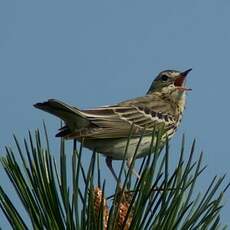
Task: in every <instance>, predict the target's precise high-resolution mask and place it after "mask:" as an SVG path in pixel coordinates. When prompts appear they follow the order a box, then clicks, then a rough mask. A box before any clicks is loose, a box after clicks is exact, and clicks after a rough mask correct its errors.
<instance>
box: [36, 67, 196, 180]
mask: <svg viewBox="0 0 230 230" xmlns="http://www.w3.org/2000/svg"><path fill="white" fill-rule="evenodd" d="M191 70H192V69H191V68H190V69H187V70H186V71H177V70H164V71H161V72H160V73H159V74H158V75H157V76H156V78H155V79H154V80H153V81H152V84H151V86H150V88H149V89H148V90H147V93H146V94H145V95H144V96H141V97H136V98H134V99H130V100H125V101H122V102H119V103H117V104H113V105H107V106H100V107H96V108H92V109H84V110H81V109H79V108H77V107H74V106H72V105H69V104H66V103H64V102H62V101H60V100H57V99H49V100H47V101H45V102H42V103H36V104H34V107H35V108H38V109H40V110H43V111H45V112H48V113H50V114H52V115H55V116H57V117H59V118H60V119H61V120H63V121H64V123H65V125H64V126H63V127H61V128H60V129H59V132H58V133H57V134H56V137H62V138H64V139H76V140H78V141H79V142H81V143H82V145H83V146H84V147H86V148H88V149H91V150H93V151H96V152H98V153H101V154H103V155H104V156H105V157H106V164H107V166H108V168H109V169H110V171H111V172H112V174H113V176H114V177H115V179H118V178H117V176H116V173H115V171H114V169H113V166H112V161H113V160H123V159H124V158H125V160H127V166H128V167H130V164H131V161H132V159H133V157H134V153H135V150H136V148H137V146H138V149H137V152H136V158H141V157H145V156H147V155H148V154H149V153H150V151H151V150H150V148H151V141H152V138H153V137H152V135H153V129H156V128H159V129H160V127H161V129H163V135H162V136H161V140H160V143H161V145H162V146H164V145H165V143H166V139H167V140H169V139H171V137H172V136H173V135H174V134H175V133H176V130H177V128H178V126H179V124H180V123H181V119H182V116H183V113H184V109H185V104H186V94H187V91H190V90H191V89H190V88H187V87H186V77H187V75H188V73H189V72H190V71H191ZM130 132H131V133H130ZM140 137H141V138H142V139H141V142H140V143H139V144H138V142H139V141H140ZM128 138H129V145H128V148H127V149H126V146H127V139H128ZM134 173H135V172H134ZM135 174H136V175H137V176H138V174H137V173H135Z"/></svg>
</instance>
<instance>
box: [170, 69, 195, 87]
mask: <svg viewBox="0 0 230 230" xmlns="http://www.w3.org/2000/svg"><path fill="white" fill-rule="evenodd" d="M191 70H192V69H188V70H185V71H184V72H181V73H180V75H179V76H178V77H177V78H176V80H175V81H174V85H175V86H176V87H177V89H178V90H181V91H190V90H192V89H190V88H186V87H184V82H185V78H186V76H187V75H188V73H189V72H190V71H191Z"/></svg>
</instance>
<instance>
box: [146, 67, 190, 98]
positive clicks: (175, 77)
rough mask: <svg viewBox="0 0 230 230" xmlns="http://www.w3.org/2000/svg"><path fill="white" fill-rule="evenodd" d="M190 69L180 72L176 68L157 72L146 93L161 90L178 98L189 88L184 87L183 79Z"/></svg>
mask: <svg viewBox="0 0 230 230" xmlns="http://www.w3.org/2000/svg"><path fill="white" fill-rule="evenodd" d="M191 70H192V69H188V70H186V71H183V72H180V71H176V70H165V71H162V72H160V73H159V74H158V76H157V77H156V78H155V79H154V81H153V83H152V85H151V86H150V88H149V90H148V92H147V94H152V93H154V92H161V93H164V94H169V95H171V96H172V97H173V98H175V99H177V98H178V99H179V98H180V97H181V96H183V95H184V94H185V92H186V91H189V90H191V89H190V88H186V86H185V79H186V76H187V75H188V73H189V72H190V71H191Z"/></svg>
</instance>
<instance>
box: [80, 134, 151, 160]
mask: <svg viewBox="0 0 230 230" xmlns="http://www.w3.org/2000/svg"><path fill="white" fill-rule="evenodd" d="M139 141H140V138H139V137H137V138H132V139H130V142H129V145H128V150H127V154H126V159H131V158H132V157H133V156H134V154H135V151H136V149H137V146H138V143H139ZM151 141H152V136H145V137H143V138H142V140H141V142H140V144H139V147H138V151H137V155H136V157H137V158H140V157H144V156H146V155H148V154H149V153H150V146H151ZM84 145H85V147H87V148H89V149H92V150H96V152H98V153H102V154H104V155H105V156H108V157H111V158H112V159H114V160H122V159H123V158H124V155H125V149H126V146H127V138H120V139H107V140H105V139H104V140H99V139H97V140H87V141H86V143H85V144H84ZM153 145H155V143H154V144H153Z"/></svg>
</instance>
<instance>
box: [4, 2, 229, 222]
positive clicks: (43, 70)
mask: <svg viewBox="0 0 230 230" xmlns="http://www.w3.org/2000/svg"><path fill="white" fill-rule="evenodd" d="M229 11H230V2H229V1H227V0H203V1H200V0H193V1H184V0H183V1H182V0H174V1H170V0H167V1H166V0H158V1H134V0H132V1H99V0H98V1H90V2H89V1H76V0H75V1H58V0H56V1H44V0H40V1H29V0H27V1H25V0H21V1H15V0H14V1H13V0H12V1H6V0H4V1H1V2H0V31H1V36H0V79H1V84H0V101H1V119H0V152H1V155H3V154H4V146H5V145H12V144H13V138H12V134H13V133H15V134H16V135H17V136H18V137H20V139H21V140H22V139H23V137H24V136H26V135H27V130H28V129H30V130H34V129H35V128H42V119H44V120H45V121H46V123H47V127H48V129H49V133H50V139H51V143H52V146H53V148H54V149H55V146H56V143H58V142H57V140H56V139H54V138H53V137H54V134H55V132H56V129H57V128H58V126H59V120H58V119H55V118H54V117H52V116H50V115H48V114H45V113H43V112H40V111H38V110H36V109H34V108H33V107H32V105H33V104H34V103H35V102H38V101H43V100H46V99H48V98H58V99H61V100H64V101H65V102H68V103H71V104H73V105H77V106H79V107H80V108H87V107H95V106H98V105H104V104H113V103H116V102H118V101H121V100H125V99H129V98H132V97H136V96H141V95H143V94H144V93H145V92H146V90H147V89H148V88H149V85H150V84H151V82H152V80H153V78H154V77H155V75H156V74H157V73H158V72H159V71H161V70H164V69H178V70H185V69H188V68H191V67H192V68H193V71H192V72H191V74H190V76H189V79H188V85H189V86H190V87H191V88H192V89H193V91H192V92H190V93H189V95H188V101H187V108H186V112H185V116H184V119H183V122H182V125H181V127H180V131H179V132H178V134H177V135H176V136H175V137H174V140H173V141H172V143H171V146H172V148H175V149H176V147H177V146H178V145H179V143H180V139H181V135H182V133H185V134H186V137H187V140H188V142H189V143H191V142H192V139H193V138H194V137H195V138H197V152H199V151H201V150H203V151H204V162H205V164H207V165H208V169H207V170H206V172H205V173H204V174H203V176H202V177H201V179H200V187H201V188H202V189H203V188H205V186H207V185H208V182H210V181H211V179H212V177H213V176H214V175H216V174H218V175H220V176H221V175H223V174H225V173H227V175H228V179H229V178H230V177H229V162H230V154H229V153H230V150H229V146H228V143H229V133H228V130H229V129H230V123H229V122H228V119H229V117H230V108H229V84H230V73H229V66H230V44H229V41H230V28H229V21H230V14H229ZM172 157H173V156H172ZM105 170H107V169H105ZM0 173H1V184H3V185H4V184H5V186H6V188H8V189H9V190H10V187H9V185H8V182H7V178H6V176H5V174H3V172H2V169H1V170H0ZM198 189H199V188H198ZM229 195H230V192H228V193H227V195H226V196H225V202H226V206H225V208H224V210H223V222H224V223H228V224H230V220H229V218H228V216H229V209H230V199H229V198H228V197H229ZM0 223H1V225H4V223H6V220H5V219H4V218H3V214H2V213H1V212H0Z"/></svg>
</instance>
